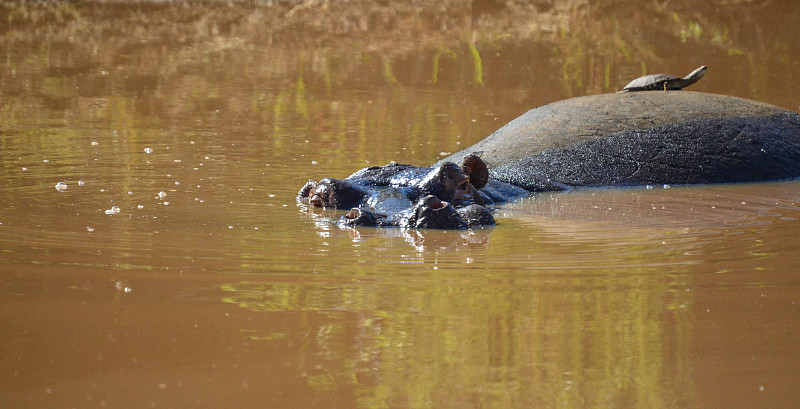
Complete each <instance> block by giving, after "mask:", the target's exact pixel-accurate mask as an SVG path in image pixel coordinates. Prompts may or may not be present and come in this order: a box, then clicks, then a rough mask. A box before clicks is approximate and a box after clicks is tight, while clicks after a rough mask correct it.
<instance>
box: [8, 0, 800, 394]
mask: <svg viewBox="0 0 800 409" xmlns="http://www.w3.org/2000/svg"><path fill="white" fill-rule="evenodd" d="M263 3H272V2H233V3H228V2H203V3H196V2H192V3H183V2H138V1H137V2H133V3H130V2H99V1H98V2H77V3H76V2H64V1H48V2H34V3H31V2H9V1H3V2H0V16H2V18H0V54H2V55H3V58H2V61H0V323H2V328H3V331H2V332H0V345H2V347H3V351H4V354H0V407H15V408H17V407H96V406H99V407H137V408H140V407H187V406H191V407H212V408H219V407H287V408H297V407H342V408H354V407H397V408H409V407H413V408H438V407H458V408H478V407H481V408H485V407H502V408H514V407H575V408H578V407H620V408H623V407H637V408H639V407H657V408H660V407H681V408H691V407H726V408H732V407H791V406H793V405H795V402H796V401H797V400H798V399H799V398H800V396H798V390H797V384H798V382H800V379H798V372H797V367H798V365H800V356H799V355H798V351H797V348H796V347H795V345H796V344H797V339H798V338H800V326H798V324H797V323H798V322H800V320H798V316H797V314H798V311H800V310H799V309H798V306H797V305H798V303H800V301H799V300H798V296H797V294H798V288H800V282H798V276H797V274H796V271H797V270H798V268H800V263H798V260H800V247H799V246H798V245H797V244H796V242H797V240H796V230H797V229H796V224H797V220H798V217H800V211H799V210H800V209H798V206H797V203H800V200H798V197H797V191H798V189H797V183H796V182H780V183H767V184H749V185H735V186H698V187H672V188H670V189H664V188H663V187H654V188H653V189H650V190H648V189H646V188H635V189H587V190H578V191H573V192H569V193H553V194H540V195H534V196H531V197H529V198H526V199H524V200H521V201H518V202H515V203H510V204H506V205H503V206H500V207H499V208H498V210H497V218H498V221H499V224H498V225H497V226H495V227H493V228H488V229H480V230H473V231H465V232H460V231H454V232H437V231H408V230H402V229H341V228H339V227H338V226H336V225H335V224H334V223H332V221H333V220H335V219H336V218H337V217H338V216H339V215H340V214H341V213H339V212H331V211H318V210H309V209H306V208H303V207H302V206H301V207H299V208H298V206H297V205H296V203H295V200H294V196H295V194H296V192H297V189H298V188H299V187H300V186H302V184H303V183H304V182H305V181H306V180H308V179H309V178H319V177H320V176H334V177H336V176H338V177H344V176H346V175H349V174H351V173H352V172H353V171H355V170H358V169H360V168H362V167H364V166H367V165H373V164H377V165H382V164H386V163H389V162H390V161H393V160H396V161H401V162H406V163H411V164H414V165H420V166H425V165H429V164H431V163H433V162H435V161H436V160H437V159H439V158H441V157H442V156H443V155H446V154H447V153H449V152H455V151H457V150H460V149H462V148H465V147H467V146H469V145H471V144H472V143H474V142H476V141H477V140H479V139H481V138H483V137H485V136H486V135H488V134H489V133H491V132H492V131H494V130H496V129H497V128H499V127H500V126H501V125H502V124H504V123H506V122H508V121H509V120H510V119H512V118H514V117H516V116H518V115H520V114H521V113H523V112H525V111H526V110H528V109H530V108H533V107H535V106H539V105H543V104H546V103H549V102H553V101H555V100H559V99H563V98H566V97H570V96H580V95H587V94H597V93H602V92H612V91H617V90H618V89H620V88H621V87H622V86H623V85H624V84H626V83H628V82H629V81H630V80H631V79H633V78H635V77H638V76H640V75H643V74H647V73H654V72H675V73H679V72H684V71H685V72H688V71H690V70H691V69H693V68H695V67H697V66H699V65H701V64H705V65H708V66H709V67H710V71H709V74H708V75H707V76H706V77H705V78H704V79H703V80H702V81H701V82H700V83H698V84H696V85H694V86H693V89H694V90H697V91H705V92H716V93H722V94H732V95H738V96H743V97H747V98H752V99H757V100H761V101H765V102H768V103H773V104H776V105H780V106H783V107H786V108H789V109H792V110H795V111H796V110H798V109H800V107H799V106H798V105H797V101H798V100H799V99H800V97H799V96H800V85H798V84H799V83H798V82H797V81H791V80H788V79H793V78H795V76H796V67H797V56H798V55H800V42H798V41H797V38H798V25H797V24H796V16H797V15H798V10H799V9H798V8H799V7H800V3H797V2H794V1H772V2H768V3H763V2H748V1H725V0H713V1H708V2H702V3H698V2H692V1H688V0H673V1H670V2H668V3H663V2H652V1H610V2H602V4H600V3H597V2H586V1H577V0H576V1H572V0H567V1H533V2H517V1H505V2H495V1H472V2H469V1H461V0H446V1H444V2H441V1H440V2H436V3H435V4H434V3H431V2H426V1H422V2H413V3H405V2H352V1H351V2H323V1H320V2H315V1H304V2H300V1H286V2H277V5H275V6H269V5H267V4H263ZM61 183H63V184H64V185H66V186H67V188H66V189H56V186H61V187H63V185H61ZM298 209H299V210H298ZM106 211H110V212H108V214H106ZM721 374H722V375H721Z"/></svg>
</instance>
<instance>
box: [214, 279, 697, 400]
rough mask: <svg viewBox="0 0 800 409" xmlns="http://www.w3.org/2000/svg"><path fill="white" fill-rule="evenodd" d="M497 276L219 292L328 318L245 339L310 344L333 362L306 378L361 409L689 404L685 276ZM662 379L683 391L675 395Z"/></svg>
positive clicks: (256, 305) (260, 285)
mask: <svg viewBox="0 0 800 409" xmlns="http://www.w3.org/2000/svg"><path fill="white" fill-rule="evenodd" d="M478 271H479V270H478ZM478 271H476V273H478ZM492 277H497V279H499V280H502V282H503V283H502V284H500V283H491V284H490V285H487V283H486V282H485V280H486V277H485V276H484V275H483V274H477V276H476V277H472V278H463V279H461V280H459V281H458V282H455V283H454V282H453V281H451V280H438V279H418V280H412V281H411V282H409V281H407V280H403V281H397V280H393V279H392V278H390V277H389V278H384V279H382V280H380V281H373V282H372V283H366V282H356V283H351V284H345V283H337V282H332V281H330V280H324V281H321V282H304V283H295V282H269V283H264V282H238V283H229V284H225V285H223V286H222V287H221V289H222V291H223V292H225V293H226V295H225V297H224V301H225V302H228V303H232V304H236V305H238V306H239V307H241V308H244V309H246V310H250V311H258V312H263V313H287V312H298V311H305V312H313V313H316V314H322V315H323V316H325V317H326V319H325V320H323V321H322V322H321V323H317V324H311V323H308V324H303V325H301V328H302V329H300V330H298V331H297V332H295V333H294V334H286V333H274V332H271V331H269V329H264V328H246V329H244V331H243V336H245V337H248V338H250V339H258V340H262V341H264V342H295V343H298V344H302V345H304V347H303V349H302V351H301V352H300V354H302V355H306V354H314V355H317V356H318V357H319V358H320V360H321V362H322V364H320V365H318V366H316V367H301V368H298V370H299V371H303V372H308V373H310V374H313V375H310V376H311V377H313V378H318V379H324V380H327V381H326V382H323V385H322V386H317V385H316V382H317V381H315V380H314V379H309V382H310V383H311V386H312V388H313V389H315V390H316V391H317V392H320V393H323V392H332V391H333V390H341V389H351V388H352V389H354V390H355V393H356V395H357V396H359V397H360V398H359V403H360V405H359V406H363V407H371V406H372V405H374V404H377V403H378V402H391V404H390V406H398V407H420V406H423V407H424V406H432V407H441V406H443V405H444V406H453V407H498V408H500V407H533V406H542V405H543V406H547V407H553V406H558V405H565V406H567V407H589V406H591V407H607V406H612V407H613V406H626V407H642V406H646V407H665V406H671V405H673V404H678V406H682V407H684V406H685V404H687V403H688V402H691V399H692V397H693V393H692V392H691V391H692V388H693V387H692V381H691V375H692V374H691V373H690V370H689V365H688V360H689V356H688V355H687V354H688V345H686V344H685V342H687V341H688V339H687V338H686V337H685V336H684V335H685V334H687V333H688V332H689V331H690V330H691V328H690V324H689V317H690V311H691V304H690V303H691V298H690V294H689V293H687V292H686V291H685V287H686V285H687V283H686V282H685V281H684V280H685V276H683V275H681V274H676V275H673V276H672V277H671V278H669V279H666V280H665V279H664V278H656V276H653V275H652V274H648V273H647V272H646V271H642V272H641V273H636V272H629V273H627V274H613V272H608V273H605V272H593V273H592V274H591V275H590V276H584V275H583V274H579V273H577V272H576V274H575V275H573V276H572V278H571V279H569V280H559V281H560V282H559V283H557V284H555V287H553V285H554V284H553V283H548V282H547V281H550V279H546V280H538V279H536V278H512V274H511V272H508V273H506V274H503V273H502V272H498V271H493V273H492ZM682 277H683V278H682ZM489 280H490V282H491V281H492V279H491V278H489ZM682 281H684V282H682ZM587 288H592V289H594V291H593V292H592V293H587V292H586V289H587ZM667 340H677V344H673V343H672V342H666V343H665V341H667ZM665 377H666V378H668V379H671V380H672V381H671V382H670V383H669V384H664V382H663V380H664V378H665ZM376 385H380V386H379V387H376ZM677 396H681V397H682V398H681V399H679V400H678V401H673V400H674V399H675V398H674V397H677Z"/></svg>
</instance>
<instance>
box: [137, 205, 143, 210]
mask: <svg viewBox="0 0 800 409" xmlns="http://www.w3.org/2000/svg"><path fill="white" fill-rule="evenodd" d="M136 208H137V209H139V210H142V209H144V205H138V206H136Z"/></svg>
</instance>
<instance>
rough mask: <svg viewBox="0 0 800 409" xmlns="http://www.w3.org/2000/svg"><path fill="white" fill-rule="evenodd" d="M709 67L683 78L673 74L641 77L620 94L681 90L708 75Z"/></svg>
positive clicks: (630, 83) (701, 68) (699, 69)
mask: <svg viewBox="0 0 800 409" xmlns="http://www.w3.org/2000/svg"><path fill="white" fill-rule="evenodd" d="M707 69H708V67H707V66H705V65H703V66H702V67H700V68H698V69H696V70H694V71H692V72H690V73H689V75H687V76H685V77H683V78H681V77H676V76H674V75H671V74H652V75H645V76H644V77H639V78H637V79H635V80H633V81H631V82H629V83H628V85H626V86H625V88H624V89H623V90H622V91H620V92H633V91H654V90H664V91H666V90H679V89H682V88H685V87H688V86H689V85H692V84H694V83H695V82H697V80H699V79H700V78H703V76H704V75H706V70H707Z"/></svg>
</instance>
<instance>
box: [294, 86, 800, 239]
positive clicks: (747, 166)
mask: <svg viewBox="0 0 800 409" xmlns="http://www.w3.org/2000/svg"><path fill="white" fill-rule="evenodd" d="M458 163H460V166H459V165H457V164H458ZM798 176H800V114H798V113H795V112H792V111H789V110H786V109H783V108H779V107H776V106H774V105H769V104H765V103H761V102H757V101H752V100H748V99H743V98H738V97H732V96H724V95H717V94H709V93H701V92H692V91H663V92H641V93H640V92H634V93H615V94H601V95H593V96H585V97H577V98H570V99H566V100H563V101H558V102H554V103H551V104H549V105H545V106H541V107H538V108H535V109H532V110H530V111H528V112H526V113H525V114H523V115H522V116H520V117H518V118H516V119H514V120H512V121H511V122H509V123H508V124H507V125H505V126H503V127H502V128H500V129H498V130H497V131H495V132H494V133H492V134H491V135H489V136H488V137H486V138H485V139H483V140H481V141H479V142H478V143H476V144H474V145H472V146H470V147H468V148H466V149H464V150H462V151H460V152H457V153H455V154H453V155H450V156H448V157H446V158H444V159H442V160H441V161H439V162H437V163H434V164H433V165H432V166H430V167H415V166H411V165H402V164H396V163H393V164H389V165H385V166H374V167H368V168H364V169H362V170H360V171H358V172H356V173H354V174H352V175H350V176H349V177H347V178H346V179H343V180H338V179H330V178H328V179H322V180H321V181H320V182H319V183H317V182H314V181H309V182H308V183H307V184H306V185H305V186H304V187H303V189H301V190H300V192H299V194H298V200H299V201H302V202H306V203H309V204H310V205H313V206H321V207H331V208H337V209H345V210H348V209H350V212H349V213H348V214H347V215H345V216H343V217H342V218H341V219H340V221H339V223H340V224H343V225H350V226H353V225H370V226H400V227H410V228H445V229H464V228H470V227H474V226H481V225H491V224H494V222H495V221H494V218H493V217H492V215H491V212H490V211H489V210H487V205H491V204H495V203H501V202H505V201H509V200H513V199H514V198H517V197H521V196H525V195H529V194H531V193H533V192H542V191H553V190H568V189H574V188H578V187H603V186H644V185H653V184H671V185H675V184H707V183H734V182H756V181H767V180H780V179H791V178H796V177H798Z"/></svg>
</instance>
